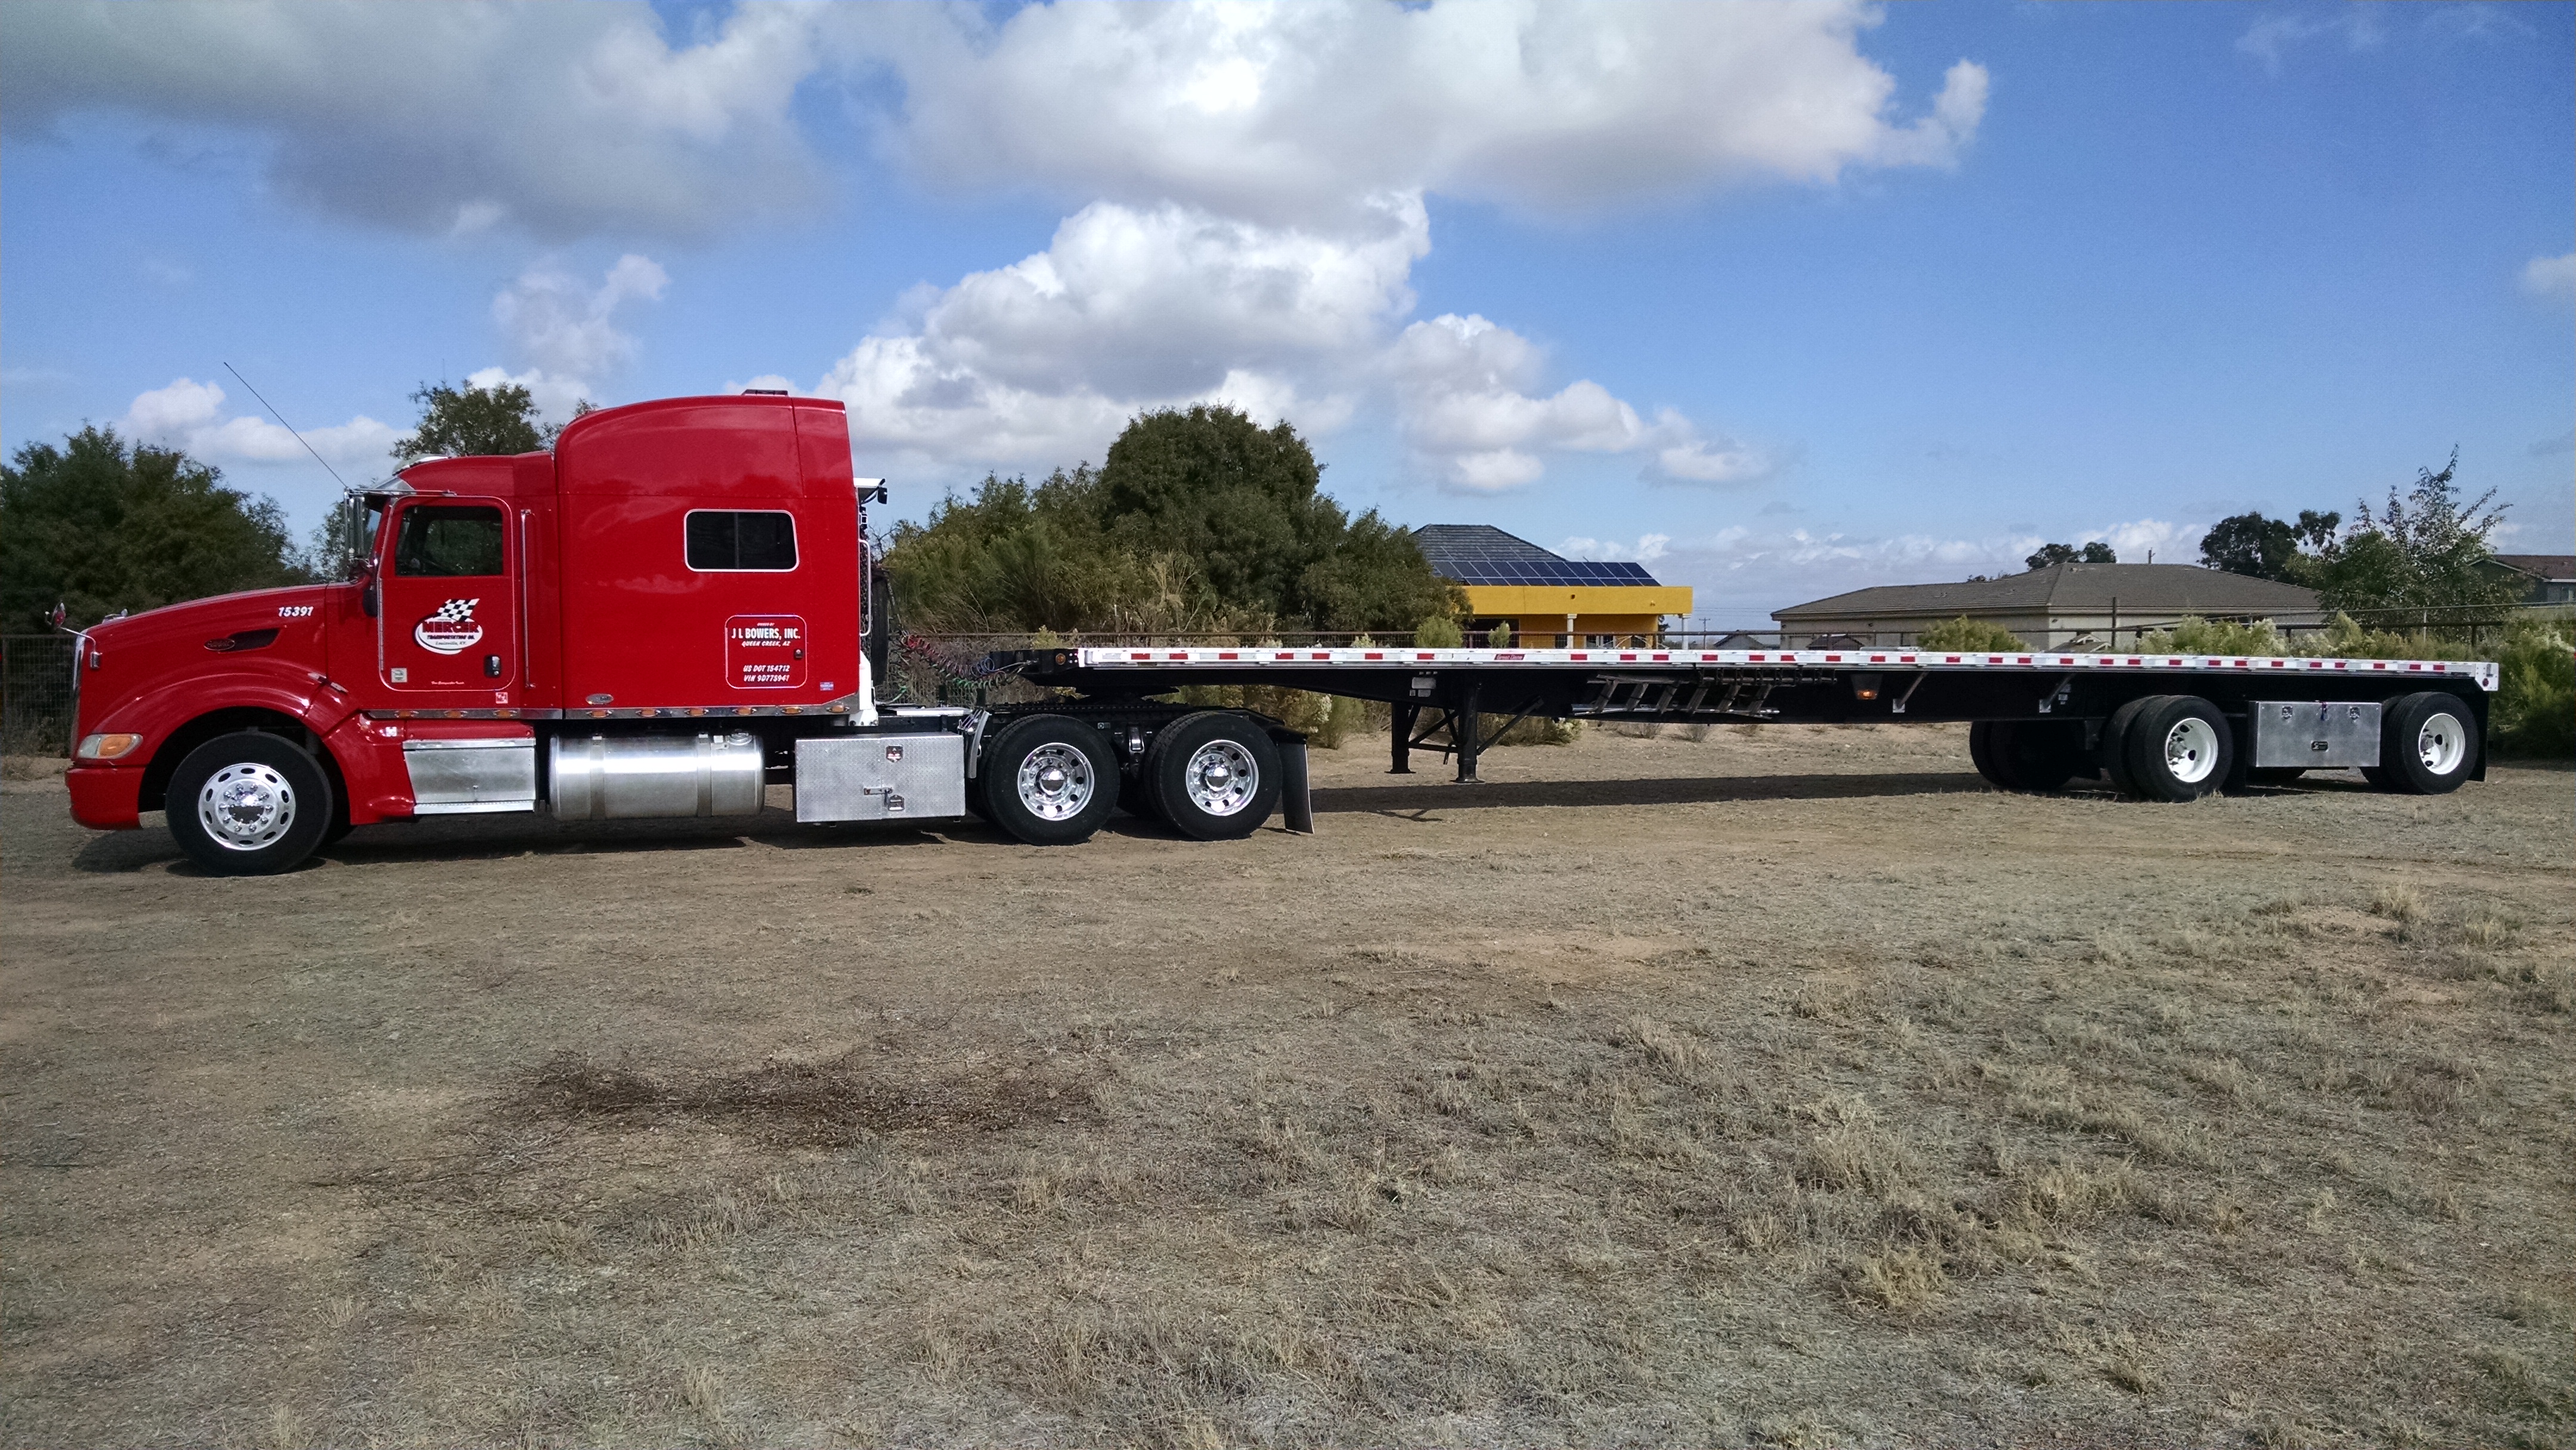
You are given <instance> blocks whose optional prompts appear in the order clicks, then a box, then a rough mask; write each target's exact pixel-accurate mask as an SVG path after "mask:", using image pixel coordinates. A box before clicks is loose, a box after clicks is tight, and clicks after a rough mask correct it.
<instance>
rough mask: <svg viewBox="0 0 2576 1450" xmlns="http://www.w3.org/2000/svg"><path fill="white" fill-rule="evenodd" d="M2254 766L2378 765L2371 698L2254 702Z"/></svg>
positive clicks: (2376, 728)
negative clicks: (2368, 699) (2363, 699)
mask: <svg viewBox="0 0 2576 1450" xmlns="http://www.w3.org/2000/svg"><path fill="white" fill-rule="evenodd" d="M2245 710H2246V714H2247V715H2248V717H2249V718H2250V719H2251V721H2252V723H2253V726H2254V768H2255V769H2256V770H2274V769H2279V768H2282V767H2289V766H2295V767H2303V768H2306V769H2309V770H2331V769H2333V768H2335V767H2337V766H2344V765H2377V764H2378V763H2379V703H2378V702H2377V701H2375V700H2370V701H2359V700H2254V701H2251V702H2249V703H2248V704H2247V705H2246V707H2245Z"/></svg>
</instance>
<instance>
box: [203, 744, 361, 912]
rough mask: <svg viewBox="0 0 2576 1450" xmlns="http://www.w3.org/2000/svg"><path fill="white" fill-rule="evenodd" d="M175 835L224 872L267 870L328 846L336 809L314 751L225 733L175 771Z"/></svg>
mask: <svg viewBox="0 0 2576 1450" xmlns="http://www.w3.org/2000/svg"><path fill="white" fill-rule="evenodd" d="M168 804H169V818H170V838H171V840H173V841H174V842H176V843H177V844H178V847H179V849H180V850H182V851H184V852H186V853H187V855H188V859H190V860H192V861H194V862H196V863H197V864H198V865H200V866H202V867H204V868H205V869H207V870H208V871H211V872H213V873H214V874H216V875H218V876H267V875H271V874H274V873H276V872H279V871H284V870H287V869H288V868H290V867H293V866H295V865H297V864H299V863H301V862H302V861H303V860H304V859H305V858H306V857H308V856H310V855H312V854H313V853H314V852H315V851H316V850H318V849H320V847H321V845H322V837H323V834H324V833H325V832H326V831H328V830H329V829H330V828H331V822H332V817H333V815H334V813H335V807H334V805H333V802H332V798H331V781H330V778H329V777H328V776H326V775H324V774H323V773H322V767H321V766H320V765H319V764H318V763H316V762H315V761H314V759H313V757H311V756H309V755H307V754H305V753H304V752H303V751H301V750H298V749H296V748H295V747H294V746H293V745H290V744H288V743H287V742H286V741H284V740H281V739H279V738H278V737H276V736H274V735H261V734H258V733H257V732H255V731H243V732H242V733H240V734H237V735H220V736H217V737H216V738H214V739H212V740H209V741H207V742H206V743H205V744H203V745H200V746H198V747H197V748H196V749H194V750H192V751H189V752H188V757H187V759H185V760H182V761H180V762H179V769H178V771H177V772H176V773H175V774H173V775H172V776H171V777H170V788H169V803H168Z"/></svg>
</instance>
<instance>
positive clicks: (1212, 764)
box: [1185, 740, 1261, 816]
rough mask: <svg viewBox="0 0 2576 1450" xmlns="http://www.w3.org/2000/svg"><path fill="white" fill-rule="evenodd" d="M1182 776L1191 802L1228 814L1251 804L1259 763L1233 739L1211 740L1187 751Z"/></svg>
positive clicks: (1214, 813)
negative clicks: (1186, 765)
mask: <svg viewBox="0 0 2576 1450" xmlns="http://www.w3.org/2000/svg"><path fill="white" fill-rule="evenodd" d="M1185 778H1186V780H1187V782H1188V784H1187V789H1188V791H1189V794H1190V804H1191V805H1194V806H1197V807H1198V808H1199V809H1200V810H1203V811H1205V812H1207V813H1208V814H1209V815H1212V816H1230V815H1233V814H1234V813H1235V812H1237V811H1239V810H1242V809H1243V808H1244V807H1245V806H1248V805H1250V804H1252V793H1253V792H1254V791H1255V790H1257V789H1259V788H1260V785H1261V767H1260V766H1257V765H1255V764H1253V763H1252V752H1251V751H1249V750H1246V749H1244V748H1243V747H1242V746H1241V745H1239V744H1237V743H1236V742H1234V741H1231V740H1211V741H1209V742H1208V743H1207V744H1205V745H1202V746H1200V747H1199V748H1198V749H1197V750H1196V751H1193V752H1192V753H1191V755H1190V763H1189V765H1188V767H1187V768H1186V771H1185Z"/></svg>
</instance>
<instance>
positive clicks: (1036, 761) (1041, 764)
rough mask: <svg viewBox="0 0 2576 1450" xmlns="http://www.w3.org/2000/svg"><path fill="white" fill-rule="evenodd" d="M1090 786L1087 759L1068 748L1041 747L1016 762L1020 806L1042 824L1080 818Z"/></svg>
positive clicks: (1088, 796)
mask: <svg viewBox="0 0 2576 1450" xmlns="http://www.w3.org/2000/svg"><path fill="white" fill-rule="evenodd" d="M1091 785H1092V780H1091V757H1090V756H1088V755H1085V754H1083V753H1082V752H1081V751H1079V750H1076V749H1074V748H1073V747H1072V746H1070V745H1056V744H1048V745H1041V746H1039V747H1038V748H1037V749H1035V750H1032V751H1030V752H1029V753H1028V756H1027V758H1025V759H1023V760H1022V761H1021V762H1020V774H1019V788H1020V804H1021V805H1022V806H1024V807H1026V808H1027V809H1028V813H1029V814H1030V815H1033V816H1035V817H1037V818H1038V819H1039V820H1042V821H1063V820H1070V819H1072V818H1073V817H1075V816H1078V815H1081V814H1082V808H1083V807H1084V806H1087V805H1089V804H1091Z"/></svg>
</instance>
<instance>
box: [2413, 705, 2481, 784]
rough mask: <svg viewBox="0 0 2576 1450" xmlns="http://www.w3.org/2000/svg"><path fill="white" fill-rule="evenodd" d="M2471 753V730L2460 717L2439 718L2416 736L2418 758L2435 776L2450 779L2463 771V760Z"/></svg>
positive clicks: (2433, 720) (2441, 716)
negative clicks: (2444, 776)
mask: <svg viewBox="0 0 2576 1450" xmlns="http://www.w3.org/2000/svg"><path fill="white" fill-rule="evenodd" d="M2468 753H2469V727H2467V726H2466V725H2463V724H2461V723H2460V717H2459V716H2457V715H2452V714H2447V713H2444V714H2437V715H2435V716H2433V717H2432V718H2430V719H2428V720H2426V721H2425V722H2424V728H2423V729H2421V730H2418V731H2416V732H2415V758H2416V759H2418V760H2420V761H2422V762H2424V768H2425V769H2426V770H2429V771H2431V772H2432V773H2433V774H2435V775H2449V774H2450V773H2451V772H2452V771H2455V770H2457V769H2459V768H2460V760H2461V758H2462V757H2464V756H2466V755H2467V754H2468Z"/></svg>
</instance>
